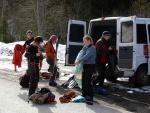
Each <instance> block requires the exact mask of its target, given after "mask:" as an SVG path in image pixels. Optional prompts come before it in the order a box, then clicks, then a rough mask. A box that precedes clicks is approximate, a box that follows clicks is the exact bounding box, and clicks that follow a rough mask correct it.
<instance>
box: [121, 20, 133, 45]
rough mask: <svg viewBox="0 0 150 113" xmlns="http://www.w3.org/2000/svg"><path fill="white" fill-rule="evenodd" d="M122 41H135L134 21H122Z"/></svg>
mask: <svg viewBox="0 0 150 113" xmlns="http://www.w3.org/2000/svg"><path fill="white" fill-rule="evenodd" d="M121 42H122V43H132V42H133V21H128V22H122V24H121Z"/></svg>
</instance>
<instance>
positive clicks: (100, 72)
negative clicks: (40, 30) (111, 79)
mask: <svg viewBox="0 0 150 113" xmlns="http://www.w3.org/2000/svg"><path fill="white" fill-rule="evenodd" d="M96 69H97V71H98V76H97V77H96V78H95V79H94V80H93V81H92V83H93V84H94V85H96V84H97V83H99V87H103V84H104V79H105V64H97V65H96Z"/></svg>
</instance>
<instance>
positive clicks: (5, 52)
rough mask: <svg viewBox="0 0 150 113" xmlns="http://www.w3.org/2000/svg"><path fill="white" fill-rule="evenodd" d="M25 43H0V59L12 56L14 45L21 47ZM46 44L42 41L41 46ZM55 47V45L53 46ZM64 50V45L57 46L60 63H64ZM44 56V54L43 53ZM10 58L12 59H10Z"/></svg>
mask: <svg viewBox="0 0 150 113" xmlns="http://www.w3.org/2000/svg"><path fill="white" fill-rule="evenodd" d="M24 43H25V41H18V42H13V43H7V44H6V43H3V42H0V58H2V56H4V57H6V56H13V53H14V47H15V45H16V44H20V45H23V44H24ZM45 43H46V41H44V43H43V44H42V45H44V44H45ZM54 47H55V45H54ZM65 50H66V45H62V44H59V46H58V55H57V56H58V59H59V61H58V62H60V63H64V62H65ZM43 54H45V53H43ZM10 58H12V57H10Z"/></svg>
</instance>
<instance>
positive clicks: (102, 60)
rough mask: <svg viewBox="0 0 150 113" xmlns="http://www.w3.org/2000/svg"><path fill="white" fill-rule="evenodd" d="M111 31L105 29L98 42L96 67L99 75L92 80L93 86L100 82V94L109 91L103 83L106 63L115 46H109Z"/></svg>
mask: <svg viewBox="0 0 150 113" xmlns="http://www.w3.org/2000/svg"><path fill="white" fill-rule="evenodd" d="M110 36H111V33H110V32H109V31H104V32H103V34H102V37H101V38H100V39H99V40H98V41H97V42H96V45H95V46H96V52H97V55H96V69H97V71H98V76H97V77H96V78H95V79H94V80H93V81H92V84H93V86H95V85H96V84H97V83H99V87H98V89H97V91H98V94H102V95H107V94H108V93H107V91H106V90H104V89H103V88H102V87H103V83H104V79H105V64H106V61H107V58H108V56H109V53H110V51H112V50H113V47H111V46H109V39H110Z"/></svg>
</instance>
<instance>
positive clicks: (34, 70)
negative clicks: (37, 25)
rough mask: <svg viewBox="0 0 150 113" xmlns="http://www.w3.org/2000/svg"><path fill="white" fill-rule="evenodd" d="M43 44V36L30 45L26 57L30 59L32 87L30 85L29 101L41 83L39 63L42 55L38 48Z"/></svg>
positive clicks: (29, 67)
mask: <svg viewBox="0 0 150 113" xmlns="http://www.w3.org/2000/svg"><path fill="white" fill-rule="evenodd" d="M42 42H43V39H42V37H41V36H37V37H35V38H34V42H33V43H32V44H30V45H29V47H28V49H27V51H26V53H25V57H27V58H28V71H29V74H30V85H29V99H30V96H31V95H32V94H33V93H35V90H36V86H37V84H38V81H39V61H40V53H39V52H38V46H39V45H40V44H41V43H42Z"/></svg>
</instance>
